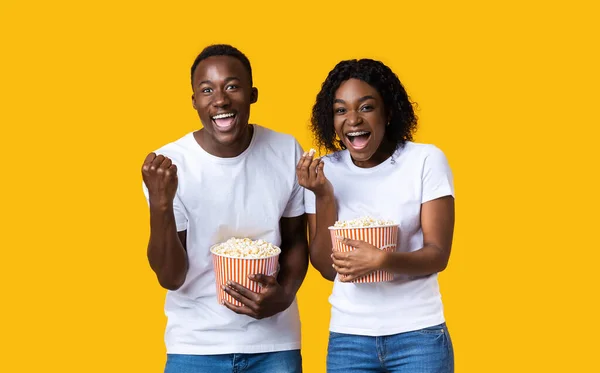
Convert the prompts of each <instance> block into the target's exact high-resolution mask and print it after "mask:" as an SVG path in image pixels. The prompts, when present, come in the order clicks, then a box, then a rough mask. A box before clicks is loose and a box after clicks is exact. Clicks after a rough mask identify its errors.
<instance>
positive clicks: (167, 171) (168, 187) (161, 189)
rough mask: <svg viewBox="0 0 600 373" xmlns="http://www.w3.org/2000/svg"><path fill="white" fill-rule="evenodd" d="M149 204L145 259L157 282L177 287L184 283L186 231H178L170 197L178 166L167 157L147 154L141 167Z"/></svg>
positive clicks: (170, 287)
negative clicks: (147, 240)
mask: <svg viewBox="0 0 600 373" xmlns="http://www.w3.org/2000/svg"><path fill="white" fill-rule="evenodd" d="M142 177H143V179H144V184H145V185H146V188H147V189H148V203H149V205H150V239H149V242H148V251H147V256H148V261H149V262H150V267H151V268H152V270H153V271H154V273H156V277H157V278H158V282H159V283H160V285H161V286H162V287H164V288H165V289H169V290H177V289H178V288H180V287H181V285H183V283H184V282H185V277H186V275H187V270H188V258H187V252H186V247H185V242H186V236H187V233H186V231H181V232H179V233H178V232H177V226H176V223H175V213H174V208H173V200H174V198H175V193H176V191H177V167H176V166H175V165H174V164H172V162H171V160H170V159H169V158H166V157H164V156H162V155H158V156H157V155H156V154H155V153H150V154H148V156H147V157H146V159H145V160H144V164H143V166H142Z"/></svg>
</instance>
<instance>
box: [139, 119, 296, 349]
mask: <svg viewBox="0 0 600 373" xmlns="http://www.w3.org/2000/svg"><path fill="white" fill-rule="evenodd" d="M156 154H162V155H164V156H167V157H169V158H171V160H172V161H173V163H174V164H175V165H177V176H178V180H179V183H178V188H177V194H176V197H175V200H174V202H173V205H174V212H175V221H176V225H177V230H178V231H183V230H187V254H188V258H189V270H188V273H187V277H186V279H185V283H184V284H183V286H182V287H181V288H179V289H178V290H176V291H168V292H167V296H166V302H165V314H166V315H167V318H168V320H167V327H166V332H165V342H166V346H167V353H170V354H192V355H212V354H226V353H261V352H273V351H286V350H294V349H299V348H300V319H299V314H298V306H297V303H296V301H295V300H294V302H293V303H292V305H291V306H290V307H289V308H288V309H287V310H286V311H284V312H281V313H279V314H277V315H275V316H272V317H269V318H265V319H262V320H256V319H253V318H251V317H249V316H246V315H238V314H236V313H234V312H233V311H231V310H229V309H227V308H226V307H225V306H223V305H221V304H219V303H218V302H217V292H216V285H215V274H214V271H213V264H212V257H211V253H210V251H209V248H210V247H211V246H212V245H214V244H216V243H219V242H223V241H226V240H227V239H229V238H231V237H238V238H243V237H249V238H252V239H254V240H257V239H263V240H265V241H268V242H271V243H273V244H274V245H277V246H279V245H280V244H281V235H280V230H279V220H280V219H281V218H282V217H288V218H289V217H296V216H300V215H302V214H304V195H303V188H302V187H300V186H299V185H298V181H297V178H296V164H297V162H298V160H299V159H300V157H301V156H302V149H301V147H300V145H299V144H298V142H297V141H296V140H295V139H294V138H293V137H292V136H290V135H286V134H282V133H277V132H275V131H272V130H269V129H267V128H264V127H261V126H257V125H254V132H253V136H252V140H251V142H250V145H249V146H248V148H247V149H246V150H245V151H244V152H243V153H242V154H240V155H239V156H237V157H235V158H219V157H215V156H213V155H211V154H209V153H207V152H206V151H204V150H203V149H202V147H200V145H199V144H198V143H197V142H196V140H195V139H194V136H193V133H189V134H187V135H186V136H184V137H182V138H181V139H179V140H177V141H175V142H172V143H170V144H167V145H165V146H164V147H162V148H160V149H158V150H157V151H156ZM144 193H145V195H146V198H148V191H147V189H146V187H145V185H144Z"/></svg>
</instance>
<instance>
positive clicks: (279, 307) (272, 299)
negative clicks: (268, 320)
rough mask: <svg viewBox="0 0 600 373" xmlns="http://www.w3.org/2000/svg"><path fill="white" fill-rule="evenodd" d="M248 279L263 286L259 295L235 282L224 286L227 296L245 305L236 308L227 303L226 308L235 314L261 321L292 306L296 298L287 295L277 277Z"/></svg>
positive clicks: (263, 276) (251, 276) (261, 276)
mask: <svg viewBox="0 0 600 373" xmlns="http://www.w3.org/2000/svg"><path fill="white" fill-rule="evenodd" d="M248 278H249V279H250V280H252V281H255V282H258V283H260V284H261V286H262V288H261V290H260V292H259V293H254V292H253V291H251V290H249V289H247V288H245V287H243V286H242V285H240V284H238V283H236V282H233V281H230V282H228V284H227V286H223V290H225V292H227V294H229V295H231V296H232V297H233V298H234V299H235V300H237V301H239V302H241V303H242V304H243V306H236V305H234V304H232V303H229V302H227V301H225V303H224V304H225V306H226V307H227V308H229V309H230V310H232V311H233V312H235V313H239V314H241V315H248V316H250V317H253V318H255V319H258V320H260V319H264V318H265V317H271V316H273V315H276V314H278V313H279V312H282V311H285V310H286V309H287V308H288V307H289V306H290V305H291V304H292V302H293V300H294V298H293V297H290V296H289V295H288V294H286V293H285V291H284V289H283V288H282V287H281V285H279V283H278V282H277V279H276V278H275V277H273V276H266V275H261V274H258V275H250V276H248Z"/></svg>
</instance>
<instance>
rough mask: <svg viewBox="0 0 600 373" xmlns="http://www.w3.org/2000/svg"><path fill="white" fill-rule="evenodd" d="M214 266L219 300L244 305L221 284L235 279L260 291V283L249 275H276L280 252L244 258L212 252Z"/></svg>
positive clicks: (249, 287) (247, 286) (253, 289)
mask: <svg viewBox="0 0 600 373" xmlns="http://www.w3.org/2000/svg"><path fill="white" fill-rule="evenodd" d="M212 257H213V268H214V270H215V277H216V285H217V300H218V301H219V304H222V303H223V301H224V300H227V301H228V302H230V303H233V304H235V305H236V306H242V303H240V302H238V301H237V300H235V299H233V297H232V296H231V295H229V294H227V293H226V292H225V291H224V290H223V289H221V285H227V281H235V282H237V283H238V284H240V285H242V286H244V287H246V288H248V289H250V290H252V291H253V292H255V293H258V292H259V290H260V286H261V285H260V284H259V283H258V282H255V281H252V280H250V279H249V278H248V275H256V274H263V275H267V276H275V275H276V274H277V267H278V265H279V254H277V255H275V256H271V257H268V258H260V259H244V258H231V257H226V256H221V255H218V254H215V253H212Z"/></svg>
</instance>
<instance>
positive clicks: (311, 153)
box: [308, 148, 316, 156]
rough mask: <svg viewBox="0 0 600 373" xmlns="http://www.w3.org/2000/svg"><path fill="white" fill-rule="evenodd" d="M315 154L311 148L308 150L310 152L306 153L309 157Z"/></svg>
mask: <svg viewBox="0 0 600 373" xmlns="http://www.w3.org/2000/svg"><path fill="white" fill-rule="evenodd" d="M315 153H316V150H315V149H312V148H311V149H310V151H309V152H308V154H309V155H311V156H312V155H314V154H315Z"/></svg>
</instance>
